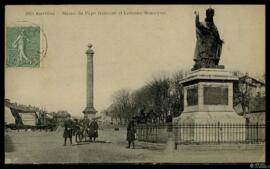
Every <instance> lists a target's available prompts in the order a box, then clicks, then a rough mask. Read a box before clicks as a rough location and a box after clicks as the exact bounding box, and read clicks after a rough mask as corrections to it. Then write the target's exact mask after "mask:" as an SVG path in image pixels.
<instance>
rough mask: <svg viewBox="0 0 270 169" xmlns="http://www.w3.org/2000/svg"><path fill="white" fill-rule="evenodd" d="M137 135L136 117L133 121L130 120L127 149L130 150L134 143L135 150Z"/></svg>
mask: <svg viewBox="0 0 270 169" xmlns="http://www.w3.org/2000/svg"><path fill="white" fill-rule="evenodd" d="M135 134H136V128H135V117H132V119H131V120H129V122H128V127H127V141H128V146H127V147H126V148H130V145H131V143H132V148H133V149H135Z"/></svg>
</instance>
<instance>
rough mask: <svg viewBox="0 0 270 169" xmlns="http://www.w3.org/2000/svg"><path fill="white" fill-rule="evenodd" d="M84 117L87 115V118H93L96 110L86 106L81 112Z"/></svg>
mask: <svg viewBox="0 0 270 169" xmlns="http://www.w3.org/2000/svg"><path fill="white" fill-rule="evenodd" d="M82 113H83V114H84V117H86V116H87V117H88V118H89V119H92V118H95V117H96V113H97V110H96V109H95V108H94V107H86V108H85V109H84V110H83V112H82Z"/></svg>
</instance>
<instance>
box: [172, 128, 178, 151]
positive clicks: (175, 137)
mask: <svg viewBox="0 0 270 169" xmlns="http://www.w3.org/2000/svg"><path fill="white" fill-rule="evenodd" d="M173 131H174V149H175V150H177V140H178V125H176V126H173Z"/></svg>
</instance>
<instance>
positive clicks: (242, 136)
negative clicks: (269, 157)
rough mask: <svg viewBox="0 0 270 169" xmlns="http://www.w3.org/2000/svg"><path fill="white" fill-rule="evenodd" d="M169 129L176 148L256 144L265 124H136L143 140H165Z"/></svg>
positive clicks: (140, 138) (262, 139)
mask: <svg viewBox="0 0 270 169" xmlns="http://www.w3.org/2000/svg"><path fill="white" fill-rule="evenodd" d="M171 129H172V130H171ZM170 131H172V132H173V135H174V142H175V147H176V148H177V145H179V144H222V143H245V144H256V143H263V142H265V124H259V123H253V124H236V123H208V124H178V125H170V124H169V125H153V124H151V125H149V124H147V125H146V124H145V125H138V126H137V138H138V140H139V141H145V142H155V143H157V142H166V141H167V139H168V136H169V135H168V132H170Z"/></svg>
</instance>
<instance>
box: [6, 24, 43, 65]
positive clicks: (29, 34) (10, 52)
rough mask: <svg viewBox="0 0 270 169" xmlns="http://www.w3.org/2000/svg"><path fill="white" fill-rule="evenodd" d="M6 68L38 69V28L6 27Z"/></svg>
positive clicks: (39, 31)
mask: <svg viewBox="0 0 270 169" xmlns="http://www.w3.org/2000/svg"><path fill="white" fill-rule="evenodd" d="M6 32H7V35H6V38H7V46H6V48H7V53H6V54H7V58H6V65H7V67H39V66H40V54H41V51H40V50H41V43H40V42H41V41H40V37H41V36H40V34H41V30H40V27H39V26H9V27H7V31H6Z"/></svg>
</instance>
